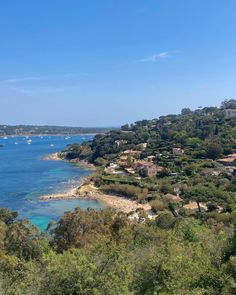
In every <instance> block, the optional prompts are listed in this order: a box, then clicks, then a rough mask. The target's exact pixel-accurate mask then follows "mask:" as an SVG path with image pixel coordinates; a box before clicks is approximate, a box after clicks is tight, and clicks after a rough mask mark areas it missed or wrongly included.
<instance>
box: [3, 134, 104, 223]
mask: <svg viewBox="0 0 236 295" xmlns="http://www.w3.org/2000/svg"><path fill="white" fill-rule="evenodd" d="M91 139H92V135H78V136H72V137H66V136H32V137H29V138H26V137H21V136H20V137H9V138H7V139H4V138H0V208H8V209H10V210H17V211H18V212H19V216H20V218H28V219H29V220H31V221H32V222H33V223H34V224H35V225H36V226H38V227H40V228H41V229H45V228H46V227H47V224H48V223H49V222H50V221H51V220H58V219H59V217H60V216H62V215H63V213H64V212H65V211H70V210H73V209H74V208H75V207H81V208H82V209H86V208H94V209H100V208H103V207H104V205H103V204H102V203H99V202H97V201H95V200H53V201H41V200H39V197H40V196H42V195H47V194H53V193H61V192H65V191H67V190H69V189H71V188H73V187H75V186H77V185H79V183H80V181H81V179H82V177H85V176H87V175H89V173H91V172H90V171H89V170H86V169H84V168H81V167H78V166H77V165H73V164H71V163H67V162H64V161H52V160H44V159H43V158H44V157H45V156H46V155H48V154H51V153H54V152H57V151H60V150H63V149H64V148H66V146H67V144H70V143H75V142H80V143H81V142H83V141H85V140H91Z"/></svg>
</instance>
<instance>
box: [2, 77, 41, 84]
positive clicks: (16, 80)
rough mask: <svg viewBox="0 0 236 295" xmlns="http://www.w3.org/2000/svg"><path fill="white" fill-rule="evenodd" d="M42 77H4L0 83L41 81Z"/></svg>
mask: <svg viewBox="0 0 236 295" xmlns="http://www.w3.org/2000/svg"><path fill="white" fill-rule="evenodd" d="M42 79H44V77H23V78H14V79H6V80H1V81H0V84H2V85H3V84H15V83H20V82H28V81H29V82H30V81H41V80H42Z"/></svg>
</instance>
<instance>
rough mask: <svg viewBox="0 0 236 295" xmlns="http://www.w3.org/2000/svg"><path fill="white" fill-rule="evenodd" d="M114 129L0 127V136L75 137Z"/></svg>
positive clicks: (33, 126)
mask: <svg viewBox="0 0 236 295" xmlns="http://www.w3.org/2000/svg"><path fill="white" fill-rule="evenodd" d="M115 129H118V128H114V127H67V126H48V125H45V126H37V125H0V136H8V135H39V134H40V135H41V134H43V135H59V134H66V135H75V134H86V133H96V134H97V133H100V134H101V133H106V132H108V131H110V130H115Z"/></svg>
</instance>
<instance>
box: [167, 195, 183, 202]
mask: <svg viewBox="0 0 236 295" xmlns="http://www.w3.org/2000/svg"><path fill="white" fill-rule="evenodd" d="M162 199H163V200H164V201H167V202H173V203H181V202H183V199H182V198H180V196H179V195H173V194H166V195H164V196H162Z"/></svg>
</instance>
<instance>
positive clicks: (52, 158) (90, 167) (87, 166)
mask: <svg viewBox="0 0 236 295" xmlns="http://www.w3.org/2000/svg"><path fill="white" fill-rule="evenodd" d="M43 160H45V161H65V162H67V163H71V164H76V165H78V166H79V167H81V168H84V169H87V170H95V169H96V168H95V166H94V165H93V164H90V163H88V162H86V161H82V160H78V159H72V160H65V159H62V158H61V157H59V155H58V152H57V153H52V154H49V155H46V156H44V157H43Z"/></svg>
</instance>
